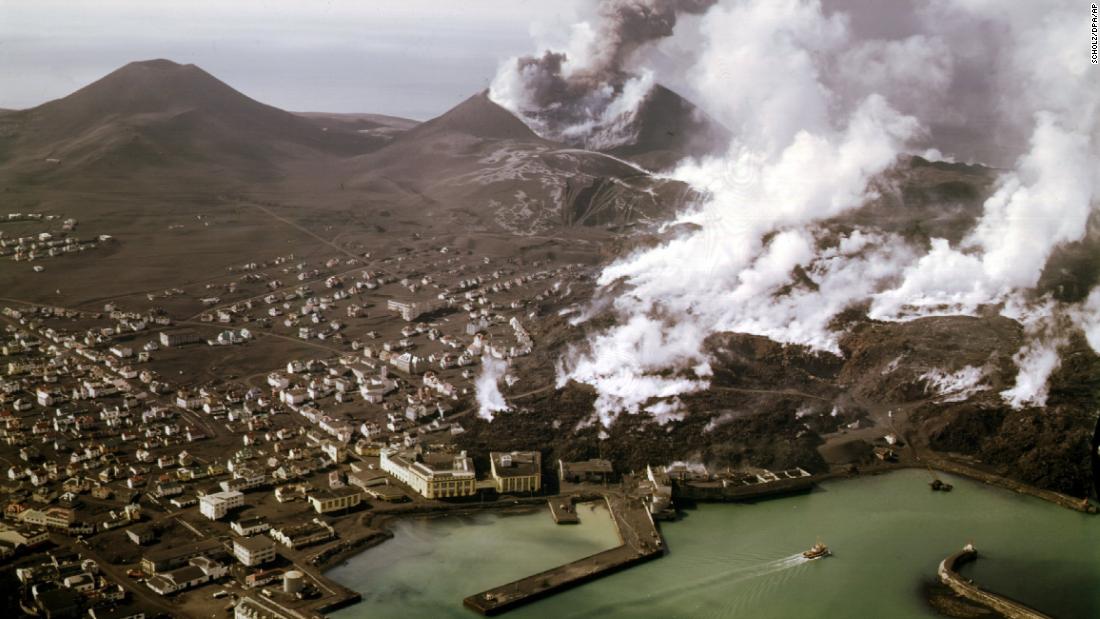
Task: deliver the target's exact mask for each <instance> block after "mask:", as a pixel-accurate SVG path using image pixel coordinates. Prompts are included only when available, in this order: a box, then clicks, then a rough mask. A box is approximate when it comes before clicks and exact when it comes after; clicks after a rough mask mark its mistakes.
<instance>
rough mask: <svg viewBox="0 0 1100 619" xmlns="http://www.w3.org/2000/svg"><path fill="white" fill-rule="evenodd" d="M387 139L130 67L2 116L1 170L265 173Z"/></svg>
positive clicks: (192, 80) (185, 74) (208, 81)
mask: <svg viewBox="0 0 1100 619" xmlns="http://www.w3.org/2000/svg"><path fill="white" fill-rule="evenodd" d="M381 143H382V142H380V141H378V140H377V139H372V138H370V137H364V136H356V135H349V134H342V133H334V134H331V135H330V134H329V133H328V132H326V131H323V130H322V129H321V128H320V127H318V126H317V125H315V124H314V123H312V122H310V121H309V120H307V119H304V118H301V117H298V116H295V115H294V114H290V113H288V112H284V111H282V110H279V109H277V108H274V107H271V106H269V105H265V104H263V103H260V102H258V101H255V100H253V99H250V98H248V97H246V96H245V95H243V94H241V93H239V92H237V91H236V90H234V89H232V88H230V87H229V86H228V85H226V84H225V83H223V82H221V81H219V80H218V79H216V78H215V77H213V76H212V75H210V74H209V73H207V72H205V71H203V70H202V69H200V68H198V67H196V66H194V65H180V64H177V63H174V62H171V61H168V60H150V61H144V62H134V63H130V64H128V65H126V66H124V67H122V68H120V69H118V70H116V71H114V72H112V73H111V74H109V75H107V76H106V77H104V78H102V79H100V80H98V81H96V82H94V83H92V84H89V85H88V86H85V87H84V88H81V89H80V90H78V91H76V92H74V93H72V94H71V95H69V96H67V97H64V98H61V99H57V100H55V101H50V102H48V103H45V104H43V105H40V106H38V107H35V108H32V109H29V110H23V111H19V112H14V113H10V114H5V115H3V116H0V166H2V168H3V171H4V172H8V173H9V174H15V175H16V177H17V178H19V179H20V180H24V181H30V182H34V181H35V180H46V179H48V180H50V181H51V182H53V183H57V182H65V181H67V180H72V178H73V177H76V176H92V177H120V176H131V175H133V174H134V173H135V172H136V171H137V170H139V169H143V168H147V167H150V166H152V167H158V168H161V169H162V170H165V169H168V170H171V171H172V172H176V173H180V174H190V175H191V176H197V175H201V174H202V173H204V172H214V176H215V177H217V176H224V175H226V174H228V175H229V176H240V177H257V176H264V175H267V174H272V173H274V170H275V169H276V168H277V167H278V164H279V162H280V160H283V159H285V158H288V157H300V156H307V155H309V154H312V153H324V154H339V155H351V154H355V153H361V152H366V151H368V150H370V149H372V148H376V147H378V146H380V145H381ZM210 167H215V168H217V169H216V170H210V169H209V168H210Z"/></svg>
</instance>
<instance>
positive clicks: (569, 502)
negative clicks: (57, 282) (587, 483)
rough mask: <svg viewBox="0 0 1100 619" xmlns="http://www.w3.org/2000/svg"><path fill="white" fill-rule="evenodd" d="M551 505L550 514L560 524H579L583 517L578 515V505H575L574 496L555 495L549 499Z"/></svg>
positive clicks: (548, 502)
mask: <svg viewBox="0 0 1100 619" xmlns="http://www.w3.org/2000/svg"><path fill="white" fill-rule="evenodd" d="M547 504H548V505H549V506H550V515H551V516H553V518H554V522H556V523H558V524H578V523H580V521H581V519H580V518H578V517H577V507H576V506H575V505H573V497H571V496H568V497H554V498H552V499H550V500H549V501H547Z"/></svg>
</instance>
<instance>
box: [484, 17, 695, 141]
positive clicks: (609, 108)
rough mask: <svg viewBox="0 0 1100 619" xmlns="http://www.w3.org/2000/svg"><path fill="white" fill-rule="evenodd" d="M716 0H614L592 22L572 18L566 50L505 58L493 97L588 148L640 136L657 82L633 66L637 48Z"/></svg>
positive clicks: (551, 134) (545, 131) (548, 131)
mask: <svg viewBox="0 0 1100 619" xmlns="http://www.w3.org/2000/svg"><path fill="white" fill-rule="evenodd" d="M715 1H716V0H612V1H609V2H603V3H601V5H600V8H599V11H598V15H597V16H596V18H595V20H594V21H595V24H592V23H591V22H588V21H585V22H581V23H578V24H576V25H574V27H573V30H572V37H571V39H570V41H569V44H568V46H567V49H565V50H543V51H542V52H541V53H539V54H536V55H531V56H523V57H520V58H513V59H512V60H510V61H508V62H507V63H505V64H504V65H503V66H502V67H501V69H500V71H499V72H498V73H497V76H496V78H495V79H494V80H493V83H492V86H491V87H490V89H489V96H490V98H491V99H492V100H493V101H495V102H496V103H498V104H500V105H502V106H503V107H505V108H507V109H509V110H511V111H512V112H514V113H515V114H517V115H518V116H520V117H521V118H523V119H524V120H525V121H526V122H527V123H528V125H530V126H531V128H532V129H533V130H534V131H535V132H536V133H538V134H539V135H541V136H543V137H546V138H550V139H554V140H558V141H562V142H566V143H569V144H574V145H578V146H584V147H586V148H597V149H599V148H610V147H614V146H618V145H620V144H624V143H629V142H631V141H632V140H633V139H634V137H635V132H636V129H635V127H634V121H635V116H636V114H637V111H638V108H639V106H640V105H641V104H642V102H643V101H644V100H645V99H646V97H647V96H648V94H649V92H650V90H651V89H652V88H653V85H654V78H653V73H652V72H651V71H648V70H645V69H636V70H632V68H631V65H630V61H631V60H632V58H633V57H634V55H635V53H636V52H637V51H638V50H639V49H640V48H642V47H644V46H646V45H649V44H651V43H652V42H654V41H656V40H659V39H662V38H665V37H668V36H671V35H672V33H673V31H674V28H675V26H676V23H677V20H678V18H679V16H680V15H683V14H697V13H702V12H703V11H705V10H706V9H707V8H709V7H710V6H711V5H713V4H714V3H715Z"/></svg>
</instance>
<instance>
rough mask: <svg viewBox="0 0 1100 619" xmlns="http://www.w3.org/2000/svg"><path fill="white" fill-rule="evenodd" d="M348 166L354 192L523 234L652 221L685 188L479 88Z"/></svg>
mask: <svg viewBox="0 0 1100 619" xmlns="http://www.w3.org/2000/svg"><path fill="white" fill-rule="evenodd" d="M345 170H346V171H345V173H346V175H347V178H348V180H347V185H348V187H350V188H353V189H357V190H360V191H367V192H375V193H376V194H387V193H388V194H390V195H393V196H395V197H397V198H398V199H399V200H403V201H404V202H403V203H405V204H409V205H414V204H415V205H418V206H425V205H427V206H428V207H429V208H431V209H433V212H438V213H443V212H445V213H446V214H447V216H448V217H451V218H453V220H454V221H455V223H456V224H460V225H466V226H471V225H472V226H475V227H484V228H486V229H497V230H501V229H503V230H505V231H508V232H512V233H515V234H524V235H532V234H541V233H545V232H546V231H548V230H550V229H552V228H557V227H562V226H574V225H588V226H619V225H625V224H629V223H633V222H636V221H639V220H649V219H656V218H659V217H662V216H665V215H668V214H670V213H671V212H673V210H674V209H675V208H676V206H677V205H678V204H680V198H681V196H682V194H683V192H684V187H683V186H682V185H681V184H680V183H676V182H670V181H666V180H661V179H657V178H655V177H653V176H651V175H650V174H649V173H648V172H646V171H645V170H643V169H641V168H639V167H638V166H637V165H635V164H633V163H631V162H629V161H624V160H622V159H620V158H618V157H615V156H613V155H609V154H607V153H601V152H595V151H588V150H584V149H578V148H569V147H566V146H564V145H562V144H557V143H554V142H551V141H549V140H545V139H542V138H540V137H538V136H537V135H535V133H534V132H533V131H531V129H529V128H528V127H527V125H525V124H524V123H523V122H522V121H521V120H520V119H518V118H517V117H515V116H514V115H513V114H512V113H511V112H509V111H507V110H505V109H504V108H503V107H501V106H499V105H497V104H496V103H494V102H493V101H491V100H490V99H489V97H488V96H487V94H486V93H484V92H483V93H479V94H477V95H474V96H473V97H470V98H469V99H466V100H465V101H463V102H461V103H459V104H458V105H457V106H455V107H454V108H452V109H451V110H449V111H447V112H445V113H444V114H442V115H440V116H438V117H436V118H434V119H432V120H429V121H426V122H424V123H422V124H420V125H418V126H417V127H415V128H414V129H411V130H409V131H406V132H405V133H403V134H400V135H399V136H398V137H397V138H396V139H395V140H394V141H393V142H392V143H391V144H389V145H387V146H386V147H384V148H382V149H380V150H378V151H376V152H373V153H370V154H367V155H363V156H360V157H356V158H354V159H352V160H350V161H349V162H348V163H347V164H346V167H345Z"/></svg>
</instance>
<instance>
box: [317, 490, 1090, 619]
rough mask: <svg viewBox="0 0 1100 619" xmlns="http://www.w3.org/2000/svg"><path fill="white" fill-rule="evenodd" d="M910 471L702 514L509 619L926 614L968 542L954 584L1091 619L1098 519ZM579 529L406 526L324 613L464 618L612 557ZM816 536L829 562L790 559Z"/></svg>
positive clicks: (603, 543)
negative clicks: (505, 591) (974, 554)
mask: <svg viewBox="0 0 1100 619" xmlns="http://www.w3.org/2000/svg"><path fill="white" fill-rule="evenodd" d="M941 477H942V478H944V479H947V480H949V481H950V482H951V483H953V484H954V485H955V490H954V491H953V492H950V493H940V492H931V491H930V490H929V488H928V484H927V482H928V480H929V476H928V474H927V473H925V472H923V471H917V470H907V471H899V472H895V473H890V474H888V475H881V476H876V477H866V478H860V479H854V480H843V481H830V482H826V483H824V484H822V485H821V486H820V487H819V488H817V489H816V490H814V491H813V492H811V493H809V494H805V495H799V496H793V497H786V498H780V499H773V500H768V501H761V502H758V503H753V504H747V505H732V504H721V505H719V504H703V505H699V506H698V507H696V508H694V509H690V510H688V511H686V512H685V514H684V517H683V518H682V519H681V520H679V521H677V522H672V523H662V524H661V531H662V534H663V535H664V538H665V540H666V542H667V545H668V548H669V551H670V552H669V553H668V554H667V555H666V556H664V557H662V558H659V559H657V560H655V561H653V562H650V563H647V564H643V565H640V566H637V567H634V568H631V569H629V570H626V571H624V572H620V573H618V574H614V575H611V576H608V577H605V578H603V579H600V580H598V581H595V582H593V583H589V584H587V585H584V586H581V587H579V588H576V589H572V590H570V591H566V592H564V593H561V594H558V595H555V596H553V597H550V598H547V599H545V600H542V601H539V602H535V603H534V604H531V605H529V606H526V607H522V608H520V609H517V610H515V611H513V612H511V613H508V614H507V615H506V616H508V617H511V618H514V619H524V618H534V617H547V618H557V617H591V618H600V619H603V618H615V617H668V618H675V617H683V618H691V619H695V618H706V617H713V618H733V617H738V618H741V617H753V618H766V617H784V618H785V617H829V618H834V617H853V618H862V617H890V618H893V617H899V618H907V617H914V618H915V617H937V616H939V615H938V614H937V613H936V612H935V611H934V610H932V609H931V607H929V606H928V604H927V602H926V601H925V597H924V593H925V587H926V586H927V584H928V583H929V582H932V581H934V579H935V573H936V567H937V565H938V564H939V562H940V561H941V560H942V559H943V558H944V557H946V556H947V555H948V554H950V553H951V552H953V551H955V550H957V549H959V548H961V547H962V546H963V545H964V544H966V543H967V542H968V541H972V542H973V543H974V544H975V545H976V546H977V547H978V550H979V553H980V558H979V559H978V561H977V563H975V564H973V565H972V566H967V567H966V568H964V573H965V574H966V575H967V576H968V577H970V578H973V579H974V580H975V581H976V582H977V583H979V584H980V585H982V586H984V587H986V588H988V589H991V590H993V591H997V592H999V593H1004V594H1007V595H1009V596H1011V597H1013V598H1015V599H1018V600H1020V601H1022V602H1025V603H1027V604H1031V605H1032V606H1035V607H1037V608H1039V609H1040V610H1043V611H1045V612H1047V613H1048V614H1051V615H1053V616H1055V617H1060V618H1062V619H1070V618H1074V617H1080V618H1094V617H1100V516H1087V515H1083V514H1078V513H1076V512H1073V511H1070V510H1067V509H1064V508H1060V507H1057V506H1054V505H1051V504H1048V503H1045V502H1043V501H1040V500H1038V499H1033V498H1030V497H1025V496H1020V495H1016V494H1014V493H1011V492H1008V491H1005V490H1001V489H997V488H993V487H990V486H985V485H983V484H980V483H976V482H973V481H970V480H966V479H961V478H957V477H952V476H948V475H941ZM579 511H580V515H581V520H582V523H581V524H580V525H579V526H557V525H555V524H554V523H553V520H552V519H551V518H550V515H549V513H548V511H547V510H545V509H543V510H539V511H537V512H533V513H527V514H522V515H498V514H493V513H485V514H478V515H475V516H464V517H447V518H438V519H431V520H405V521H400V522H398V523H396V524H395V526H394V533H395V537H394V539H392V540H390V541H387V542H385V543H384V544H382V545H381V546H378V547H376V548H373V549H370V550H368V551H366V552H364V553H363V554H361V555H358V556H356V557H354V558H353V559H351V560H350V561H349V562H348V563H347V564H346V565H343V566H341V567H338V568H336V569H334V570H332V571H330V572H329V573H328V575H329V576H330V577H331V578H333V579H335V580H336V581H338V582H341V583H343V584H344V585H346V586H348V587H351V588H352V589H355V590H357V591H360V592H362V594H363V602H362V603H360V604H357V605H355V606H352V607H349V608H346V609H344V610H342V611H340V612H337V613H333V614H332V616H333V617H337V618H341V619H347V618H351V617H467V618H470V617H475V616H476V615H475V614H474V613H472V612H470V611H467V610H466V609H464V608H463V607H462V598H463V597H465V596H467V595H470V594H473V593H477V592H479V591H482V590H484V589H488V588H490V587H493V586H496V585H499V584H503V583H505V582H508V581H511V580H514V579H517V578H520V577H523V576H526V575H529V574H531V573H534V572H537V571H540V570H543V569H547V568H550V567H553V566H555V565H558V564H561V563H564V562H567V561H570V560H573V559H577V558H580V557H583V556H586V555H589V554H592V553H594V552H599V551H600V550H602V549H604V548H608V547H611V546H614V545H616V544H617V543H618V538H617V536H616V534H615V531H614V528H613V526H612V524H611V521H610V519H609V517H608V515H607V512H606V510H605V509H604V508H602V507H594V506H592V507H590V506H581V508H580V510H579ZM818 537H820V538H821V539H822V540H823V541H825V542H826V543H828V544H829V546H830V547H831V548H832V550H833V552H834V556H832V557H829V558H825V559H820V560H817V561H806V560H804V559H802V558H801V556H800V553H801V551H802V550H805V549H806V548H808V547H809V546H811V545H812V544H813V543H814V542H815V541H816V539H817V538H818Z"/></svg>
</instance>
